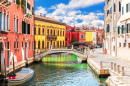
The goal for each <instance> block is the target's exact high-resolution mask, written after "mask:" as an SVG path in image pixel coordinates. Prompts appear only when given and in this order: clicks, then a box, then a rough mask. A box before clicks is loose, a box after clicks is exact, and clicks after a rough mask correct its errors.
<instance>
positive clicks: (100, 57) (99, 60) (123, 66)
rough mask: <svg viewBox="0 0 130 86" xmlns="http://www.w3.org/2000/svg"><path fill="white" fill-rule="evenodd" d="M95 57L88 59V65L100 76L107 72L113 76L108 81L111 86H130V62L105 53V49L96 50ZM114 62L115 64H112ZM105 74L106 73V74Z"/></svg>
mask: <svg viewBox="0 0 130 86" xmlns="http://www.w3.org/2000/svg"><path fill="white" fill-rule="evenodd" d="M91 54H92V55H93V56H94V57H90V58H88V64H89V65H90V66H91V67H92V68H93V70H94V71H95V72H96V73H97V74H98V75H100V74H102V73H103V72H101V71H102V70H103V71H104V70H107V71H106V74H108V73H109V74H110V75H111V76H110V77H108V79H107V81H106V82H107V84H108V85H110V86H124V85H125V86H130V82H129V81H130V62H127V61H124V60H122V59H118V58H116V57H113V56H110V55H107V54H104V53H103V49H102V48H100V49H95V52H94V54H93V53H91ZM112 62H113V63H112ZM104 74H105V72H104Z"/></svg>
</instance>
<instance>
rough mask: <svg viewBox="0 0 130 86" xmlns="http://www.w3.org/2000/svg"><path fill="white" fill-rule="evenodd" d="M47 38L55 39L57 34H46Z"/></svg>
mask: <svg viewBox="0 0 130 86" xmlns="http://www.w3.org/2000/svg"><path fill="white" fill-rule="evenodd" d="M47 39H57V36H55V35H47Z"/></svg>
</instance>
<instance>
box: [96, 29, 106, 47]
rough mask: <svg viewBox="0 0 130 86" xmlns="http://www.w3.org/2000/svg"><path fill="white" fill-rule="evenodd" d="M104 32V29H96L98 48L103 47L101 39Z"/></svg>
mask: <svg viewBox="0 0 130 86" xmlns="http://www.w3.org/2000/svg"><path fill="white" fill-rule="evenodd" d="M104 32H105V30H104V29H98V30H97V45H98V46H100V47H101V46H103V39H104V36H105V33H104Z"/></svg>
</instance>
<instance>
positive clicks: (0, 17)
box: [0, 12, 2, 31]
mask: <svg viewBox="0 0 130 86" xmlns="http://www.w3.org/2000/svg"><path fill="white" fill-rule="evenodd" d="M1 20H2V14H1V12H0V31H1V30H2V29H1V24H2V22H1Z"/></svg>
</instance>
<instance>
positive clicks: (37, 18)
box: [34, 15, 66, 25]
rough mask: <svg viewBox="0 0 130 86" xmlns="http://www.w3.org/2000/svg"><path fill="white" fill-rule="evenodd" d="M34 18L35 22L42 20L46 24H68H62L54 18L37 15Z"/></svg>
mask: <svg viewBox="0 0 130 86" xmlns="http://www.w3.org/2000/svg"><path fill="white" fill-rule="evenodd" d="M34 18H35V20H42V21H45V22H55V23H59V24H63V25H66V23H63V22H60V21H58V20H55V19H53V18H49V17H44V16H40V15H35V17H34Z"/></svg>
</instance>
